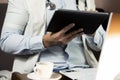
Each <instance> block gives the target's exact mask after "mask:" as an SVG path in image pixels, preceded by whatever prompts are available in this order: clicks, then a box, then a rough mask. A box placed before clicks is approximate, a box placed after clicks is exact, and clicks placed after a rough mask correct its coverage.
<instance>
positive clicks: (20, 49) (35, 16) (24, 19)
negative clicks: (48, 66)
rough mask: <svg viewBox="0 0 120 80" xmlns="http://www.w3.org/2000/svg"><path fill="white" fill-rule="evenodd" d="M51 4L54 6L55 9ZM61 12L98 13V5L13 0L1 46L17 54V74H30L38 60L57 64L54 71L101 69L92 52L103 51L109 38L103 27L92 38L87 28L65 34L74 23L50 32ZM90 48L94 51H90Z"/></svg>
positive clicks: (90, 0)
mask: <svg viewBox="0 0 120 80" xmlns="http://www.w3.org/2000/svg"><path fill="white" fill-rule="evenodd" d="M46 4H47V5H48V6H46ZM51 5H54V6H53V8H52V7H50V6H51ZM57 9H71V10H85V11H95V2H94V0H9V3H8V8H7V12H6V17H5V21H4V25H3V29H2V33H1V40H0V47H1V49H2V50H3V51H5V52H6V53H9V54H13V55H15V60H14V65H13V72H15V71H17V72H20V73H29V72H31V71H32V70H33V67H34V66H35V63H36V62H37V61H50V62H53V63H54V65H55V66H54V71H59V70H63V69H70V68H76V67H77V68H83V67H97V63H98V62H97V60H96V59H95V57H94V55H93V54H89V52H90V53H92V52H91V50H95V51H100V50H101V47H102V44H103V40H104V35H105V31H104V29H103V28H102V26H100V27H99V28H98V30H97V31H96V32H95V34H92V35H85V34H84V33H83V32H82V31H83V29H79V30H77V31H74V32H71V33H69V34H67V35H65V32H66V31H68V30H69V29H70V28H72V27H74V25H75V24H74V23H70V24H68V26H66V27H65V28H64V29H62V30H61V31H59V32H57V33H52V32H46V28H47V25H48V24H49V22H50V20H51V18H52V15H53V14H54V12H55V10H57ZM86 45H87V46H89V47H90V49H91V50H89V51H88V49H87V46H86ZM23 65H24V67H23Z"/></svg>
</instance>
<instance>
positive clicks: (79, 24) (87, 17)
mask: <svg viewBox="0 0 120 80" xmlns="http://www.w3.org/2000/svg"><path fill="white" fill-rule="evenodd" d="M108 18H109V14H108V13H103V12H85V11H77V10H65V9H60V10H56V11H55V13H54V15H53V17H52V19H51V21H50V23H49V25H48V28H47V31H49V32H53V33H55V32H58V31H60V30H61V29H63V28H64V27H66V26H67V25H69V24H70V23H75V27H73V28H72V29H70V30H69V31H68V32H67V33H69V32H72V31H74V30H77V29H79V28H83V29H84V33H85V34H92V33H94V32H95V31H96V29H97V28H98V27H99V26H100V24H102V23H103V22H104V21H105V20H106V19H108Z"/></svg>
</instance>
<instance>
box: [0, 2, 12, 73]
mask: <svg viewBox="0 0 120 80" xmlns="http://www.w3.org/2000/svg"><path fill="white" fill-rule="evenodd" d="M6 9H7V0H0V33H1V29H2V25H3V21H4V17H5V13H6ZM13 59H14V58H13V56H12V55H9V54H6V53H5V52H3V51H1V50H0V70H9V71H11V70H12V65H13Z"/></svg>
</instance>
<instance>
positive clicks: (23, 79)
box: [11, 72, 71, 80]
mask: <svg viewBox="0 0 120 80" xmlns="http://www.w3.org/2000/svg"><path fill="white" fill-rule="evenodd" d="M11 80H30V79H28V78H27V74H21V73H19V72H14V73H13V74H12V79H11ZM60 80H71V79H70V78H68V77H66V76H64V75H62V78H61V79H60Z"/></svg>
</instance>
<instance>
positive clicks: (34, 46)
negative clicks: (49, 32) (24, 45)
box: [30, 36, 45, 50]
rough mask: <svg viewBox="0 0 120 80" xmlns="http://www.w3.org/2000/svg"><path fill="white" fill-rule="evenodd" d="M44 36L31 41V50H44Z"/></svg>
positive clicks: (33, 38)
mask: <svg viewBox="0 0 120 80" xmlns="http://www.w3.org/2000/svg"><path fill="white" fill-rule="evenodd" d="M42 38H43V36H35V37H32V38H31V39H30V50H44V49H45V47H44V45H43V41H42V40H43V39H42Z"/></svg>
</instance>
